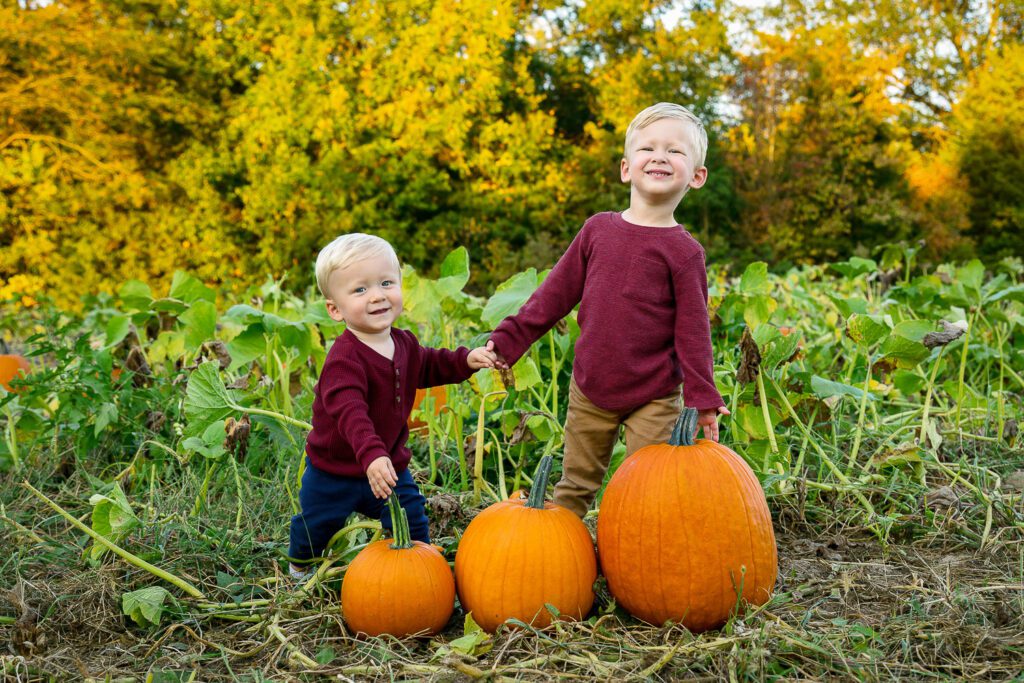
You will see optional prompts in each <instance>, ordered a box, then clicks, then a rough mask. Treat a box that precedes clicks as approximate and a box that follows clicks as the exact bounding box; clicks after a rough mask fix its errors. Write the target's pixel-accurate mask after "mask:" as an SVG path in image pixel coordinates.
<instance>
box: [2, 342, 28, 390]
mask: <svg viewBox="0 0 1024 683" xmlns="http://www.w3.org/2000/svg"><path fill="white" fill-rule="evenodd" d="M5 349H6V345H5ZM31 369H32V366H31V365H29V364H28V361H27V360H25V357H24V356H19V355H18V354H15V353H4V354H0V386H2V387H3V388H4V389H6V390H7V391H13V389H12V388H11V380H12V379H15V378H17V379H22V378H24V376H25V375H27V374H28V373H29V370H31ZM19 374H20V375H21V376H20V377H19Z"/></svg>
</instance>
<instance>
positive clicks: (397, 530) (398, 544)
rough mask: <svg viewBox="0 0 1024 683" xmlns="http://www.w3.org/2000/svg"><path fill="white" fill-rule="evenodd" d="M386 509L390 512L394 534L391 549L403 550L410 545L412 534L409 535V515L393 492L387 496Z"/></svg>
mask: <svg viewBox="0 0 1024 683" xmlns="http://www.w3.org/2000/svg"><path fill="white" fill-rule="evenodd" d="M388 510H389V511H390V512H391V530H392V533H394V535H395V542H394V543H392V544H391V549H392V550H404V549H405V548H411V547H412V536H410V535H409V516H408V515H406V514H405V509H404V508H403V507H402V504H401V503H400V502H399V501H398V495H397V494H395V493H394V492H392V493H391V495H390V496H388Z"/></svg>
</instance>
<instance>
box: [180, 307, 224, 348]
mask: <svg viewBox="0 0 1024 683" xmlns="http://www.w3.org/2000/svg"><path fill="white" fill-rule="evenodd" d="M178 319H179V320H180V321H181V322H182V323H184V324H185V346H186V347H187V348H188V349H189V350H190V351H194V350H195V349H198V348H199V347H200V345H202V343H203V342H205V341H207V340H209V339H213V337H214V335H215V334H216V333H217V307H216V306H214V305H213V303H211V302H209V301H197V302H195V303H194V304H192V306H191V307H189V309H188V310H187V311H185V312H184V313H182V314H181V316H179V318H178Z"/></svg>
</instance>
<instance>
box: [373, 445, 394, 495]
mask: <svg viewBox="0 0 1024 683" xmlns="http://www.w3.org/2000/svg"><path fill="white" fill-rule="evenodd" d="M366 478H367V479H369V480H370V490H372V491H373V495H375V496H377V497H378V498H387V497H388V496H390V495H391V487H392V486H395V485H396V484H397V483H398V475H397V474H396V473H395V466H394V465H393V464H391V458H389V457H387V456H386V455H382V456H380V457H379V458H377V459H376V460H374V461H373V462H371V463H370V466H369V467H367V468H366Z"/></svg>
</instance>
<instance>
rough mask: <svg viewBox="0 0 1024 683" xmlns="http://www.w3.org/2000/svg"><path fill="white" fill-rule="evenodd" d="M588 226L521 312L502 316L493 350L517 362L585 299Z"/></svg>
mask: <svg viewBox="0 0 1024 683" xmlns="http://www.w3.org/2000/svg"><path fill="white" fill-rule="evenodd" d="M585 230H586V228H585V227H584V229H583V230H580V231H579V232H578V233H577V234H576V237H575V239H573V241H572V244H570V245H569V248H568V249H566V251H565V253H564V254H562V258H560V259H558V263H556V264H555V267H554V268H552V269H551V272H550V273H548V276H547V278H546V279H545V280H544V282H542V283H541V285H540V287H538V288H537V291H536V292H534V293H533V294H532V295H531V296H530V298H529V299H527V301H526V303H525V304H523V306H522V308H520V309H519V312H518V313H516V314H515V315H510V316H509V317H507V318H505V319H504V320H502V321H501V323H500V324H499V325H498V327H496V328H495V330H494V332H492V333H491V341H492V342H494V350H495V351H496V352H497V353H499V354H500V355H501V356H502V358H504V359H505V362H507V363H508V364H509V365H514V364H515V362H516V361H517V360H519V359H520V358H521V357H522V355H523V354H524V353H526V351H527V349H529V348H530V345H531V344H533V343H534V342H535V341H537V340H538V339H540V338H541V337H542V336H544V333H545V332H547V331H548V330H550V329H551V328H552V327H554V325H555V323H557V322H558V321H559V320H561V319H562V318H564V317H565V316H567V315H569V313H570V311H572V309H573V308H574V307H575V306H576V304H578V303H579V302H580V299H582V297H583V283H584V281H585V280H586V272H587V262H586V254H585V249H584V245H583V241H584V237H583V235H584V233H585Z"/></svg>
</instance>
